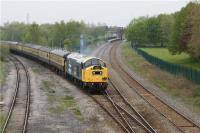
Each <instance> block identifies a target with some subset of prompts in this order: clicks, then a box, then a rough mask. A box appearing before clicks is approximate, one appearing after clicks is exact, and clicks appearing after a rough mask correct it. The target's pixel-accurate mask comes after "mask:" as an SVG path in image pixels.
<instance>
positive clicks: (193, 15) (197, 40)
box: [188, 3, 200, 60]
mask: <svg viewBox="0 0 200 133" xmlns="http://www.w3.org/2000/svg"><path fill="white" fill-rule="evenodd" d="M188 17H189V18H188V19H189V20H190V23H191V25H192V29H191V39H190V41H189V44H188V45H189V46H188V52H189V53H190V54H191V55H192V57H193V58H195V59H198V60H200V4H199V3H194V4H193V6H192V10H191V11H190V12H189V14H188Z"/></svg>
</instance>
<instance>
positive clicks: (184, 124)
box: [109, 42, 200, 133]
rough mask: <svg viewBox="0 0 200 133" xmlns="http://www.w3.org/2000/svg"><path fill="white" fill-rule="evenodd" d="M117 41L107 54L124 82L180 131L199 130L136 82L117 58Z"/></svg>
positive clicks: (199, 130) (196, 131)
mask: <svg viewBox="0 0 200 133" xmlns="http://www.w3.org/2000/svg"><path fill="white" fill-rule="evenodd" d="M118 46H119V42H116V43H114V44H113V45H112V47H111V50H110V53H109V56H110V64H111V66H112V68H113V69H115V70H116V71H117V72H118V73H119V75H120V77H121V78H122V79H123V80H124V81H125V82H126V84H127V85H128V86H129V87H130V88H132V89H133V90H134V91H135V92H136V93H137V94H138V95H139V96H140V97H141V98H142V99H144V100H145V101H146V102H147V103H148V104H149V105H150V106H151V107H153V108H154V109H155V110H156V111H157V112H158V113H160V114H161V115H162V116H164V117H165V118H166V119H167V120H168V121H169V122H170V123H172V125H174V126H175V127H176V128H177V129H178V130H179V131H180V132H192V133H198V132H200V127H199V125H198V124H196V123H195V122H194V121H192V120H191V119H190V118H187V117H186V116H184V114H182V113H180V112H178V111H177V110H176V109H175V108H174V107H172V106H170V105H168V104H167V103H166V102H165V101H163V100H161V99H160V98H159V97H157V96H156V95H154V94H153V93H152V92H150V91H149V90H148V89H146V88H145V87H144V86H143V85H142V84H141V83H140V82H138V81H137V80H136V79H135V78H134V77H133V76H132V75H131V74H130V73H129V72H127V71H126V70H125V69H124V68H123V66H122V65H121V63H120V62H119V59H118V58H117V54H116V52H117V48H118Z"/></svg>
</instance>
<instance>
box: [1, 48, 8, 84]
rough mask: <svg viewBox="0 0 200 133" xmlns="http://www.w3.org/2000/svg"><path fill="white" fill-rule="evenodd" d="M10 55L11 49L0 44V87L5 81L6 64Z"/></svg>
mask: <svg viewBox="0 0 200 133" xmlns="http://www.w3.org/2000/svg"><path fill="white" fill-rule="evenodd" d="M8 54H9V47H8V46H7V45H2V44H0V85H1V84H2V83H3V81H4V79H5V76H6V75H5V74H6V73H5V63H6V58H7V56H8Z"/></svg>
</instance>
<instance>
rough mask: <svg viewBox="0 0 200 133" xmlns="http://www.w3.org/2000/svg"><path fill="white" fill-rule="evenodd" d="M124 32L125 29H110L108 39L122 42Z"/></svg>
mask: <svg viewBox="0 0 200 133" xmlns="http://www.w3.org/2000/svg"><path fill="white" fill-rule="evenodd" d="M123 32H124V28H123V27H109V28H108V34H107V38H108V39H113V38H120V39H121V40H122V39H123Z"/></svg>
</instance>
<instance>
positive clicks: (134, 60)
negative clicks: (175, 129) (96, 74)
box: [122, 42, 200, 112]
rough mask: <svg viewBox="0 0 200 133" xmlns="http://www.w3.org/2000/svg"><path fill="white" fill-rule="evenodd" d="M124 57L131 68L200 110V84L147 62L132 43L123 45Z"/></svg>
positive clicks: (196, 109) (171, 94)
mask: <svg viewBox="0 0 200 133" xmlns="http://www.w3.org/2000/svg"><path fill="white" fill-rule="evenodd" d="M122 58H123V61H124V63H125V64H127V65H128V67H129V68H130V69H132V70H133V71H135V72H136V73H137V74H138V75H140V76H141V77H143V78H145V79H147V80H149V81H150V82H152V83H153V84H154V85H156V86H158V87H159V88H160V89H161V90H162V91H164V92H166V93H168V94H169V95H170V96H172V97H174V98H175V97H176V98H180V99H182V100H183V101H184V102H185V103H187V104H189V105H192V106H193V107H194V110H195V111H198V112H200V86H199V85H196V84H194V83H192V82H191V81H189V80H187V79H185V78H184V77H182V76H175V75H172V74H170V73H168V72H166V71H162V70H161V69H159V68H158V67H156V66H154V65H152V64H150V63H149V62H147V61H146V60H145V59H144V58H143V57H141V56H140V55H138V54H137V53H136V52H135V51H134V50H132V48H131V46H130V43H128V42H126V43H125V44H124V45H123V47H122Z"/></svg>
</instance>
